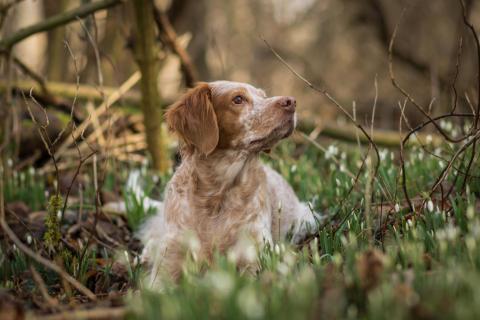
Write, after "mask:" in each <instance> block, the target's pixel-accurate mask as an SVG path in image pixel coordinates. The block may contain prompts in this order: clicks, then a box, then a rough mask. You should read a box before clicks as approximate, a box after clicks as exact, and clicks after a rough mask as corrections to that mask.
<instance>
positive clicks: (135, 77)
mask: <svg viewBox="0 0 480 320" xmlns="http://www.w3.org/2000/svg"><path fill="white" fill-rule="evenodd" d="M140 78H141V74H140V72H139V71H136V72H135V73H134V74H132V75H131V76H130V78H128V79H127V80H126V81H125V82H124V83H123V84H122V85H121V86H120V87H119V88H118V89H117V90H116V91H115V92H113V93H112V94H111V95H110V96H109V97H108V98H107V99H106V101H104V102H103V103H102V104H101V105H100V106H99V107H98V108H97V109H95V115H96V116H97V117H98V116H100V115H101V114H103V113H105V112H106V111H107V110H108V107H109V106H111V105H112V104H114V103H115V102H116V101H117V100H118V99H120V98H121V97H122V96H123V94H124V93H125V92H127V91H129V90H130V89H131V88H132V87H133V86H134V85H135V84H136V83H137V82H138V80H140ZM89 125H90V121H89V119H87V120H85V121H83V122H82V123H81V124H80V125H79V126H78V127H77V128H75V130H74V131H73V132H72V135H76V136H78V135H81V133H82V132H84V130H85V129H86V128H87V127H88V126H89ZM72 142H73V139H72V138H71V137H67V138H66V139H65V141H64V142H63V143H62V144H61V145H60V147H59V148H58V149H57V151H56V153H55V155H57V156H60V155H61V154H63V152H65V150H67V148H68V147H69V146H70V144H71V143H72Z"/></svg>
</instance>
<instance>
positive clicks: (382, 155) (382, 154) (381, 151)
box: [379, 149, 388, 161]
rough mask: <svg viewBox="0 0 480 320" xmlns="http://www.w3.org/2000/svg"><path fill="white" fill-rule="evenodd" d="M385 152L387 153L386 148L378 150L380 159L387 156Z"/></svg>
mask: <svg viewBox="0 0 480 320" xmlns="http://www.w3.org/2000/svg"><path fill="white" fill-rule="evenodd" d="M387 154H388V150H386V149H382V150H380V152H379V155H380V160H381V161H384V160H385V159H386V158H387Z"/></svg>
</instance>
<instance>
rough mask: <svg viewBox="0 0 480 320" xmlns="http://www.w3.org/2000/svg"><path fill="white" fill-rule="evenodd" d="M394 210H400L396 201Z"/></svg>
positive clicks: (397, 211)
mask: <svg viewBox="0 0 480 320" xmlns="http://www.w3.org/2000/svg"><path fill="white" fill-rule="evenodd" d="M395 212H396V213H399V212H400V205H399V204H398V203H395Z"/></svg>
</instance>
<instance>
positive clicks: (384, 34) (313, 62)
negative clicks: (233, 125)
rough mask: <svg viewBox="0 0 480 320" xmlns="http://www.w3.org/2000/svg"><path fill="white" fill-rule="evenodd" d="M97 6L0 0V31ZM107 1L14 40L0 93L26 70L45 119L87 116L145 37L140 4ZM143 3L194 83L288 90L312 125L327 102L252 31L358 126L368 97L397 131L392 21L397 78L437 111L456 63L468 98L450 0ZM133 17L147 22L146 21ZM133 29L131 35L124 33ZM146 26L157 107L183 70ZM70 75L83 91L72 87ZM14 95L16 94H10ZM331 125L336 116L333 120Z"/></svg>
mask: <svg viewBox="0 0 480 320" xmlns="http://www.w3.org/2000/svg"><path fill="white" fill-rule="evenodd" d="M99 2H102V1H89V0H81V1H75V0H25V1H8V0H3V1H2V3H3V9H2V10H1V12H2V23H3V25H2V30H1V32H2V37H3V38H8V37H9V36H10V35H12V34H15V32H17V31H18V30H20V29H22V28H24V27H27V26H30V25H34V24H36V23H38V22H41V21H43V20H45V19H47V18H49V17H52V16H55V15H59V14H62V13H64V12H68V11H69V10H74V9H76V8H79V7H81V6H82V5H83V6H84V5H89V4H91V3H99ZM111 2H112V3H114V4H112V5H109V6H108V8H106V9H104V10H98V11H96V12H94V13H93V14H91V15H87V16H86V17H83V19H82V20H80V19H78V20H73V21H71V22H70V23H68V24H62V25H59V26H58V27H55V28H51V29H48V30H47V31H46V32H40V33H35V34H34V35H32V36H29V37H27V38H25V39H24V40H22V41H21V42H18V43H16V44H15V45H14V46H13V47H12V55H13V56H14V57H15V58H18V59H19V60H21V62H22V63H23V64H24V65H26V66H27V67H28V70H27V71H26V70H25V68H22V67H21V65H19V64H18V63H17V64H15V63H13V66H12V68H11V73H9V72H7V63H6V62H5V60H3V63H2V70H3V71H2V73H1V82H0V88H1V90H2V92H5V89H6V88H7V77H10V80H11V81H13V82H11V84H10V85H11V86H12V89H13V90H14V92H17V93H18V91H15V89H20V90H23V91H26V92H28V90H29V86H30V87H32V86H34V85H35V81H32V75H31V74H30V75H29V73H31V72H33V73H35V74H37V75H39V77H40V78H41V79H42V81H45V83H46V84H47V85H48V86H49V89H50V95H49V96H50V98H52V97H56V98H61V99H60V100H56V101H54V102H53V103H52V101H50V100H51V99H50V100H49V99H47V98H48V97H47V95H44V97H43V98H44V99H43V100H44V101H41V102H42V103H44V104H47V105H49V104H52V105H54V107H55V105H56V107H57V108H56V109H62V103H61V102H64V103H63V111H62V110H60V111H61V113H63V115H62V114H59V111H58V110H56V111H55V108H51V109H48V108H47V109H48V111H49V114H50V113H51V117H52V118H51V122H52V123H54V122H55V121H58V122H59V123H60V122H61V121H62V120H61V119H62V117H63V118H65V112H67V118H68V110H69V106H70V103H69V102H71V101H72V99H73V98H74V96H75V93H77V94H76V95H77V96H78V97H77V98H78V99H79V101H85V103H86V104H81V105H80V106H78V107H77V108H76V110H75V115H76V117H77V118H76V121H77V122H78V123H79V122H81V121H82V120H83V119H84V118H85V117H86V114H87V113H88V112H86V110H87V107H86V106H87V105H88V103H93V104H94V105H95V101H97V102H98V98H99V93H100V97H102V96H108V93H109V92H110V91H108V90H110V89H112V90H113V88H117V87H119V86H120V85H121V84H122V83H123V82H124V81H126V79H128V78H129V77H130V76H131V75H132V74H133V73H134V72H135V71H136V70H137V69H138V68H139V64H138V62H139V59H138V55H137V56H136V55H135V47H136V46H137V47H138V42H139V41H138V40H139V37H143V36H146V35H145V34H144V33H145V32H144V31H145V30H144V29H142V27H140V29H138V25H139V17H142V14H144V15H149V14H152V9H151V8H150V9H149V8H147V10H144V12H138V11H139V10H138V8H135V4H132V2H131V1H111ZM133 2H135V1H133ZM137 2H138V1H137ZM140 2H141V1H140ZM464 3H465V9H466V16H467V17H468V18H469V19H470V21H471V22H472V23H473V24H474V25H476V24H480V7H479V6H478V2H477V1H474V0H465V1H464ZM12 4H13V5H12ZM7 6H8V10H6V9H5V8H6V7H7ZM155 6H156V10H158V11H160V12H162V13H163V14H165V16H166V17H167V18H168V21H169V23H170V24H171V26H172V27H173V31H174V32H175V33H176V45H177V46H179V47H181V48H183V49H185V50H186V53H187V55H188V56H189V59H191V63H192V65H193V67H194V69H195V72H196V75H197V77H196V79H195V80H201V81H210V80H219V79H227V80H235V81H243V82H248V83H251V84H253V85H255V86H259V87H262V88H264V89H265V90H266V91H267V93H268V94H270V95H282V94H285V95H287V94H288V95H294V96H296V97H297V101H298V105H299V108H298V110H299V113H300V118H301V119H308V120H309V121H312V120H313V121H314V122H315V124H316V126H319V127H320V128H321V127H322V126H324V125H325V124H329V123H332V121H333V120H338V118H339V114H338V108H336V107H335V106H334V105H332V103H330V102H329V101H328V100H327V99H325V97H324V96H322V95H321V94H318V93H317V92H315V91H313V90H311V89H310V88H308V87H307V86H306V85H305V83H304V82H302V81H301V80H299V79H298V78H297V77H295V75H293V74H292V73H291V72H290V71H289V70H288V69H287V68H286V67H285V65H283V64H282V63H281V62H280V61H279V60H278V59H277V58H276V57H275V56H274V54H273V53H272V51H271V50H270V48H269V47H268V46H267V45H266V44H265V43H264V41H263V40H262V38H264V39H265V40H266V41H268V43H269V44H270V45H271V46H272V47H273V48H274V49H275V50H276V51H277V52H278V53H279V54H280V55H281V56H282V57H283V58H284V59H285V60H286V61H287V62H288V63H289V64H290V65H291V66H292V67H293V68H294V69H295V70H296V71H298V72H299V73H300V74H302V75H303V76H305V77H306V78H307V79H308V80H310V81H311V82H312V83H314V84H315V85H317V86H318V87H320V88H324V89H326V90H327V91H328V92H329V93H330V94H331V95H332V96H333V97H335V99H336V100H337V101H339V102H340V103H341V104H342V105H343V106H344V107H345V108H346V109H347V110H348V111H349V112H352V113H354V115H355V117H356V118H357V120H358V122H359V123H361V124H365V123H370V116H371V112H372V106H373V104H374V101H375V100H376V99H375V98H376V96H377V94H378V97H377V109H376V118H375V128H376V129H389V130H395V131H396V130H398V123H399V116H400V108H399V107H398V104H399V102H401V103H403V100H404V97H403V96H402V95H401V94H400V93H399V91H398V90H397V89H395V88H394V86H393V85H392V83H391V80H390V75H389V65H388V61H389V51H388V47H389V42H390V39H391V35H392V33H393V31H394V29H395V26H396V24H397V23H399V22H400V25H399V29H398V34H397V38H396V41H395V46H394V50H393V52H392V59H393V60H392V62H393V66H394V70H395V75H396V78H397V81H398V83H399V84H400V85H401V86H402V87H403V88H404V89H405V90H406V91H407V92H409V93H410V94H411V96H412V97H413V98H414V99H415V100H416V101H417V102H418V103H419V104H420V105H421V106H422V107H423V108H424V109H425V110H427V109H428V112H430V113H431V114H433V115H438V114H443V113H445V112H448V111H449V110H450V109H451V106H452V99H453V98H452V97H453V96H454V90H453V87H452V83H453V79H454V78H455V74H456V70H457V68H458V69H459V75H458V79H457V81H456V90H457V92H458V101H459V107H458V108H459V109H458V110H469V109H468V103H467V102H468V99H470V100H471V101H473V102H475V101H476V97H475V94H474V89H475V88H476V87H477V74H478V72H477V68H478V63H477V58H476V55H477V53H476V51H475V45H474V41H473V37H472V34H471V33H470V31H469V30H467V28H466V27H465V25H464V24H463V20H462V7H461V5H460V2H459V1H457V0H444V1H422V0H398V1H389V0H255V1H253V0H231V1H223V0H175V1H166V0H165V1H155ZM402 12H403V18H401V17H402ZM140 20H143V19H142V18H140ZM81 21H82V22H81ZM145 21H147V23H148V19H146V20H145ZM145 21H141V22H145ZM136 28H137V30H140V31H137V32H136V31H135V30H136ZM153 32H154V37H155V39H156V40H158V41H157V45H158V48H157V49H156V51H155V54H156V57H157V58H158V68H157V69H155V70H158V73H157V72H155V76H158V81H157V89H158V92H159V96H158V104H159V106H166V105H168V104H170V103H171V102H173V101H174V100H175V99H176V98H177V97H178V96H179V95H180V94H181V93H182V92H184V88H185V81H183V79H184V78H185V77H184V75H183V73H182V68H181V63H180V59H179V58H178V54H176V53H175V52H172V50H171V48H168V45H167V44H166V42H165V41H162V37H161V35H160V36H159V34H158V31H155V30H154V31H153ZM460 39H462V41H461V48H462V49H461V51H459V45H460ZM92 44H95V45H92ZM95 47H97V48H95ZM457 56H458V57H457ZM135 57H137V59H136V58H135ZM457 61H459V63H457ZM147 69H148V68H147ZM30 71H31V72H30ZM77 76H78V77H79V84H80V87H81V88H80V89H82V90H84V91H79V90H75V87H76V85H75V84H76V80H77ZM24 80H25V81H24ZM22 81H24V82H22ZM32 83H33V84H32ZM376 84H377V87H378V89H377V90H376ZM88 89H90V91H88ZM102 94H103V95H102ZM20 96H21V95H19V94H17V95H16V97H17V99H21V97H20ZM140 96H141V89H140V86H139V85H136V86H134V87H133V88H132V89H131V90H129V91H128V93H127V94H125V95H124V96H122V99H120V100H119V101H120V102H121V103H123V104H124V105H127V106H128V107H131V109H133V110H135V108H136V105H138V101H139V99H140ZM13 98H14V99H15V95H14V97H13ZM38 98H39V99H40V98H41V94H39V95H38ZM87 102H88V103H87ZM97 105H98V103H97ZM59 106H60V108H58V107H59ZM4 109H5V108H4ZM24 111H25V110H24ZM3 112H4V114H5V110H3ZM405 112H406V114H407V117H408V119H409V121H410V124H411V125H414V124H417V123H419V122H421V121H422V120H423V119H424V118H423V116H421V114H420V113H419V112H418V110H416V108H414V107H413V105H410V104H407V106H406V109H405ZM19 117H20V118H21V117H23V118H25V119H26V120H25V121H26V123H25V126H24V128H25V131H28V128H29V127H28V126H27V122H28V121H29V117H28V114H27V113H26V112H24V113H23V115H20V116H19ZM340 118H341V117H340ZM343 123H344V122H342V121H341V119H340V122H339V125H340V126H342V125H343ZM51 129H52V131H59V130H60V128H56V130H54V129H55V128H51ZM17 131H22V130H17ZM27 136H28V134H27V133H26V132H24V133H23V135H22V137H20V138H18V139H20V140H22V139H23V140H22V141H24V143H20V144H19V146H20V151H19V152H20V154H22V153H25V152H26V153H28V154H30V153H31V152H32V147H33V148H36V147H41V144H40V143H38V142H39V141H37V140H35V141H34V142H31V140H32V137H28V139H27V138H26V137H27ZM27 146H28V147H27Z"/></svg>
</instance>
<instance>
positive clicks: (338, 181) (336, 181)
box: [335, 178, 342, 187]
mask: <svg viewBox="0 0 480 320" xmlns="http://www.w3.org/2000/svg"><path fill="white" fill-rule="evenodd" d="M335 183H336V184H337V186H339V187H340V186H341V185H342V183H341V182H340V179H338V178H335Z"/></svg>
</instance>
